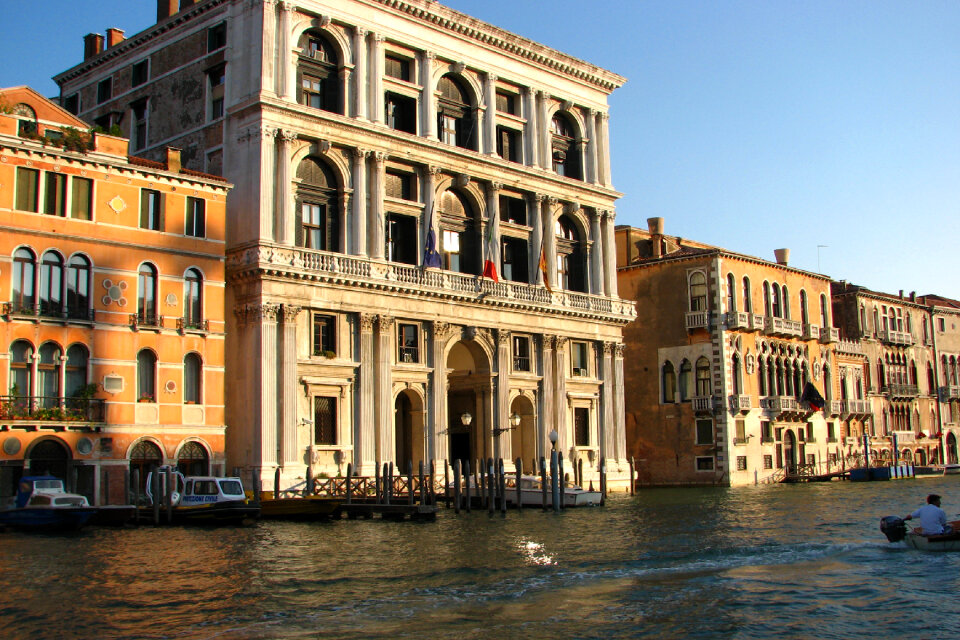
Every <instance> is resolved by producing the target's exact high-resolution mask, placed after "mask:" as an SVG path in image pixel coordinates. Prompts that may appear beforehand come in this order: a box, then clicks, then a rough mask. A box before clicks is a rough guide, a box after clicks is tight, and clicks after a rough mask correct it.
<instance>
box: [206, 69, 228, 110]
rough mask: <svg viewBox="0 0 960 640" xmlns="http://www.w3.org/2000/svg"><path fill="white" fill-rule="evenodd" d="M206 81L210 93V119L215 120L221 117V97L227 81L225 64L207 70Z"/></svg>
mask: <svg viewBox="0 0 960 640" xmlns="http://www.w3.org/2000/svg"><path fill="white" fill-rule="evenodd" d="M207 81H208V90H209V94H210V119H211V120H216V119H217V118H222V117H223V97H224V95H225V91H224V88H225V85H226V81H227V68H226V66H225V65H220V66H218V67H214V68H213V69H210V70H209V71H207Z"/></svg>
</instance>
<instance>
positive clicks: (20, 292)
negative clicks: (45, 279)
mask: <svg viewBox="0 0 960 640" xmlns="http://www.w3.org/2000/svg"><path fill="white" fill-rule="evenodd" d="M36 272H37V267H36V258H35V257H34V255H33V252H32V251H30V249H26V248H24V247H21V248H19V249H17V250H16V251H15V252H14V253H13V282H12V288H11V291H10V302H11V303H12V306H13V312H14V313H33V312H34V304H35V303H36V277H35V276H36Z"/></svg>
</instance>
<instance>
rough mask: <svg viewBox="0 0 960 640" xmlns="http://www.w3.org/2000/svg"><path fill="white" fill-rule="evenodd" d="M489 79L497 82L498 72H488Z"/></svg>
mask: <svg viewBox="0 0 960 640" xmlns="http://www.w3.org/2000/svg"><path fill="white" fill-rule="evenodd" d="M487 80H489V81H490V82H496V81H497V80H498V77H497V74H495V73H488V74H487Z"/></svg>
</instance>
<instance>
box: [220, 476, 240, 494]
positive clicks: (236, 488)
mask: <svg viewBox="0 0 960 640" xmlns="http://www.w3.org/2000/svg"><path fill="white" fill-rule="evenodd" d="M220 491H222V492H223V495H225V496H242V495H244V493H243V485H242V484H240V481H239V480H232V479H230V480H221V481H220Z"/></svg>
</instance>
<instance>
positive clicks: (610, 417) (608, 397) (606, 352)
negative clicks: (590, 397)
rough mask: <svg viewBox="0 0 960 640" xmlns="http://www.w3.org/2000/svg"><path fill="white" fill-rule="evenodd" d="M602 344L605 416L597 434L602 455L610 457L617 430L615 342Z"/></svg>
mask: <svg viewBox="0 0 960 640" xmlns="http://www.w3.org/2000/svg"><path fill="white" fill-rule="evenodd" d="M600 346H601V348H602V349H603V359H602V360H601V365H602V367H603V370H602V372H601V378H602V380H603V385H602V386H601V388H600V396H601V406H602V407H603V416H601V418H600V426H599V430H598V434H597V435H598V436H599V439H600V443H599V444H600V456H601V457H604V458H610V457H613V456H614V453H613V452H614V438H615V436H616V430H617V429H616V423H615V422H614V416H615V413H614V409H615V396H616V384H615V380H614V372H613V351H614V346H615V345H614V343H613V342H604V343H602V345H600Z"/></svg>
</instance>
